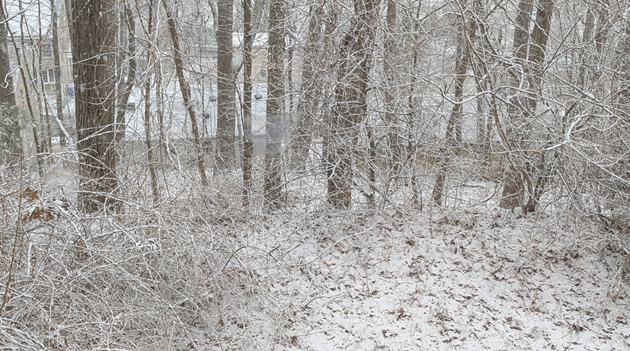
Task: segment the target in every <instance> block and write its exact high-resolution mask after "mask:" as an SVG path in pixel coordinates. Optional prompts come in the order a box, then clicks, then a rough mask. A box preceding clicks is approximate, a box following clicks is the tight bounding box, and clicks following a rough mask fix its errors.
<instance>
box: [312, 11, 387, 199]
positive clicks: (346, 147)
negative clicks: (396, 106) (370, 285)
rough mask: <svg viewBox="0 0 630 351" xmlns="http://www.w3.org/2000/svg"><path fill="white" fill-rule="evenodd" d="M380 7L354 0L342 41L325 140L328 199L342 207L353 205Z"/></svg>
mask: <svg viewBox="0 0 630 351" xmlns="http://www.w3.org/2000/svg"><path fill="white" fill-rule="evenodd" d="M378 8H379V1H378V0H354V12H355V17H354V18H353V20H352V23H351V27H350V29H349V30H348V31H347V32H346V34H345V35H344V37H343V41H342V44H341V51H340V57H339V62H338V68H337V77H338V79H339V83H338V85H337V87H336V89H335V99H336V105H335V108H334V111H333V113H332V116H331V121H330V128H329V130H328V131H327V133H328V135H327V138H326V140H325V141H324V143H325V145H324V148H325V157H326V161H327V173H328V183H327V188H328V203H329V204H330V205H332V206H333V207H334V208H338V209H349V208H350V207H351V206H352V188H353V181H354V168H353V167H354V165H353V162H354V154H355V152H356V150H355V148H356V145H357V142H358V137H359V128H360V125H361V122H362V121H363V120H364V118H365V113H366V110H367V101H366V99H367V89H368V74H369V72H370V68H371V56H372V42H373V39H374V32H375V28H374V27H375V25H376V15H377V12H378Z"/></svg>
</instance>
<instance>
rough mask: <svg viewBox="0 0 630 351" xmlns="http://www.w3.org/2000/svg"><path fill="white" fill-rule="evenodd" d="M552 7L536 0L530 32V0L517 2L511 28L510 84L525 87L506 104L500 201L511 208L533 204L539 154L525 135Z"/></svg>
mask: <svg viewBox="0 0 630 351" xmlns="http://www.w3.org/2000/svg"><path fill="white" fill-rule="evenodd" d="M553 7H554V4H553V1H552V0H540V1H539V2H538V6H537V9H536V15H535V23H534V28H533V29H532V31H531V33H529V30H528V29H529V25H530V22H531V17H532V9H533V2H532V0H521V1H520V2H519V14H518V16H517V23H516V27H515V29H514V52H515V64H516V67H514V69H513V70H512V72H511V74H512V86H513V87H515V88H516V87H521V88H520V89H524V90H525V92H519V93H518V94H515V95H514V97H513V98H512V99H511V101H510V103H509V104H508V114H509V117H510V125H511V127H510V128H508V129H507V133H508V141H509V143H508V144H507V145H506V147H507V151H508V152H507V156H506V158H507V167H508V169H507V170H506V176H505V180H504V185H503V193H502V198H501V201H500V203H499V206H501V207H502V208H511V209H514V208H515V207H521V206H523V211H527V212H531V211H533V210H534V209H535V207H536V206H535V203H536V201H537V199H535V197H534V196H535V194H534V193H535V191H534V189H533V187H534V186H535V184H536V183H537V182H536V181H535V180H534V176H535V173H536V172H539V171H540V170H537V169H536V168H537V166H536V165H534V163H533V162H532V159H536V158H538V154H537V153H532V152H530V151H527V150H528V149H529V148H531V145H529V144H530V141H529V140H528V139H529V137H530V133H531V128H532V118H533V117H534V116H535V111H536V107H537V99H536V94H537V93H538V92H539V91H540V90H541V89H542V87H541V84H542V77H543V75H544V70H543V63H544V60H545V49H546V47H547V40H548V38H549V29H550V26H551V16H552V12H553ZM522 81H524V82H525V83H526V85H525V86H524V87H522V86H521V82H522ZM520 89H519V90H520ZM515 91H516V90H515Z"/></svg>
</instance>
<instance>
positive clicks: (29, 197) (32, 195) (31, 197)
mask: <svg viewBox="0 0 630 351" xmlns="http://www.w3.org/2000/svg"><path fill="white" fill-rule="evenodd" d="M20 197H21V198H23V199H25V200H26V201H28V202H33V201H35V200H37V199H39V194H38V191H37V190H33V189H31V188H28V187H27V188H26V189H24V191H23V192H22V195H20Z"/></svg>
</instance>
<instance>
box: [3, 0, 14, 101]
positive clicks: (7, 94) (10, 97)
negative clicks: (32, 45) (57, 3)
mask: <svg viewBox="0 0 630 351" xmlns="http://www.w3.org/2000/svg"><path fill="white" fill-rule="evenodd" d="M5 21H6V17H5V14H4V0H0V104H4V103H8V104H11V105H15V95H14V93H13V77H12V75H11V67H9V47H8V45H7V44H8V43H7V36H8V33H7V27H6V22H5Z"/></svg>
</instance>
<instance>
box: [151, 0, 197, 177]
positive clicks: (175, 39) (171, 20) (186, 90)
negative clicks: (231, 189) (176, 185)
mask: <svg viewBox="0 0 630 351" xmlns="http://www.w3.org/2000/svg"><path fill="white" fill-rule="evenodd" d="M162 5H163V6H164V12H166V17H167V22H168V31H169V33H170V34H171V41H172V43H173V58H174V61H175V71H176V72H177V80H178V82H179V89H180V90H181V93H182V99H183V100H184V106H186V111H188V117H190V124H191V126H192V128H191V129H192V134H193V143H194V149H195V154H196V155H195V156H196V158H197V169H198V171H199V176H200V177H201V184H202V185H203V186H206V185H208V176H207V175H206V165H205V161H204V153H203V149H202V147H201V140H200V137H199V124H198V123H197V115H196V113H195V109H194V108H193V104H192V99H191V96H190V86H189V85H188V82H187V81H186V77H185V76H184V67H183V66H184V62H183V60H182V52H181V49H180V45H179V36H178V35H177V24H176V23H175V17H174V16H173V13H172V12H171V9H170V7H169V6H168V4H167V2H166V0H162Z"/></svg>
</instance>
